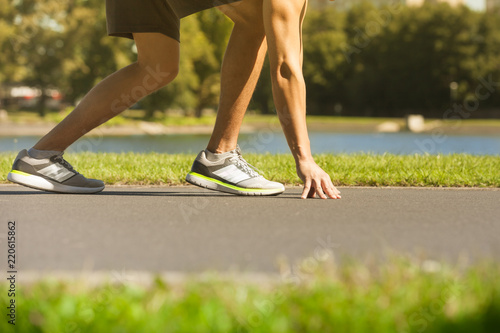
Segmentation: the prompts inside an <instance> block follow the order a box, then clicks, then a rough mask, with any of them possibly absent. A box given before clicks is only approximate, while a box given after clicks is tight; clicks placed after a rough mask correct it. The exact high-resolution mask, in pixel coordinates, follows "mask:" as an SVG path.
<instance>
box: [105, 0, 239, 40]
mask: <svg viewBox="0 0 500 333" xmlns="http://www.w3.org/2000/svg"><path fill="white" fill-rule="evenodd" d="M236 1H241V0H106V18H107V24H108V35H110V36H119V37H127V38H133V35H132V33H134V32H159V33H162V34H165V35H167V36H169V37H171V38H173V39H175V40H177V41H179V40H180V31H179V29H180V19H181V18H183V17H185V16H188V15H191V14H193V13H196V12H199V11H202V10H205V9H208V8H212V7H216V6H220V5H225V4H228V3H232V2H236Z"/></svg>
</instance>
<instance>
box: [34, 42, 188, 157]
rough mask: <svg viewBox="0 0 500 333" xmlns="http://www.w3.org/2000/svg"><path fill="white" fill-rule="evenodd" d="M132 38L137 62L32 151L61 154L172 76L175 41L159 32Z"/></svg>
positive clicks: (92, 93)
mask: <svg viewBox="0 0 500 333" xmlns="http://www.w3.org/2000/svg"><path fill="white" fill-rule="evenodd" d="M134 39H135V42H136V45H137V52H138V57H137V62H135V63H133V64H132V65H130V66H127V67H125V68H123V69H121V70H119V71H117V72H115V73H114V74H111V75H110V76H108V77H107V78H106V79H104V80H103V81H101V82H100V83H99V84H98V85H97V86H95V87H94V88H93V89H92V90H91V91H90V92H89V93H88V94H87V95H86V96H85V97H84V99H83V100H82V101H81V102H80V104H78V106H77V107H76V108H75V109H74V110H73V112H71V113H70V114H69V115H68V116H67V117H66V118H65V119H64V120H63V121H62V122H61V123H59V124H58V125H57V126H56V127H55V128H54V129H53V130H52V131H50V132H49V133H48V134H47V135H45V136H44V137H43V138H42V139H41V140H40V141H39V142H38V143H37V144H36V145H35V146H34V147H33V148H35V149H38V150H51V151H64V150H65V149H66V148H68V146H70V145H71V144H72V143H73V142H75V141H76V140H77V139H79V138H80V137H81V136H83V135H84V134H85V133H87V132H89V131H91V130H92V129H94V128H95V127H97V126H99V125H100V124H102V123H104V122H106V121H108V120H109V119H111V118H113V117H114V116H116V115H118V114H119V113H121V112H122V111H124V110H126V109H127V108H128V107H130V106H131V105H133V104H135V103H136V102H137V101H139V100H140V99H141V98H143V97H145V96H146V95H148V94H150V93H152V92H154V91H156V90H158V89H159V88H161V87H163V86H165V85H166V84H168V83H169V82H171V81H172V80H173V79H174V78H175V77H176V75H177V72H178V67H179V43H178V42H177V41H176V40H174V39H172V38H170V37H167V36H165V35H163V34H160V33H137V34H134Z"/></svg>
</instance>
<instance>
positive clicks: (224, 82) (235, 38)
mask: <svg viewBox="0 0 500 333" xmlns="http://www.w3.org/2000/svg"><path fill="white" fill-rule="evenodd" d="M220 10H221V11H222V12H223V13H224V14H225V15H226V16H228V17H229V18H230V19H231V20H232V21H233V22H234V28H233V32H232V34H231V38H230V40H229V44H228V46H227V49H226V53H225V55H224V61H223V63H222V71H221V96H220V104H219V110H218V112H217V120H216V122H215V127H214V131H213V133H212V137H211V138H210V142H209V143H208V146H207V149H208V150H209V151H211V152H214V153H223V152H227V151H230V150H233V149H235V148H236V144H237V140H238V134H239V131H240V127H241V123H242V121H243V117H244V115H245V112H246V110H247V107H248V104H249V103H250V99H251V98H252V94H253V92H254V90H255V86H256V84H257V81H258V79H259V75H260V72H261V69H262V64H263V63H264V59H265V56H266V51H267V45H266V43H265V32H264V23H263V18H262V0H243V1H242V2H236V3H234V4H232V5H226V6H222V7H220Z"/></svg>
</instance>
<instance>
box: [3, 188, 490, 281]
mask: <svg viewBox="0 0 500 333" xmlns="http://www.w3.org/2000/svg"><path fill="white" fill-rule="evenodd" d="M340 189H341V192H342V196H343V197H342V199H341V200H320V199H308V200H301V199H300V198H299V197H300V191H301V189H300V188H297V187H296V188H287V190H286V192H285V193H284V194H282V195H280V196H277V197H239V196H233V195H226V194H222V193H217V192H212V191H209V190H204V189H199V188H196V187H192V186H188V187H108V188H106V189H105V190H104V192H102V193H100V194H96V195H61V194H53V193H44V192H40V191H36V190H32V189H28V188H23V187H21V186H15V185H12V186H11V185H8V186H5V185H4V186H0V212H1V214H0V219H1V220H0V243H1V244H0V249H1V251H0V254H1V255H2V256H3V257H5V258H0V262H1V265H0V268H2V270H3V269H4V267H5V265H6V256H7V247H6V243H7V242H6V237H7V232H8V230H7V223H8V221H9V220H15V221H16V237H17V238H16V241H17V264H18V265H17V268H18V270H20V271H23V270H25V271H39V272H50V271H75V272H76V271H81V270H90V271H112V270H118V271H121V270H127V271H146V272H167V271H168V272H184V273H191V272H201V271H207V270H217V271H223V272H226V271H230V272H235V271H237V272H247V273H248V272H259V273H272V272H277V263H278V261H279V258H286V260H288V262H290V263H294V262H296V261H297V260H301V259H305V260H307V259H311V261H314V260H323V259H324V258H325V255H326V256H328V255H333V256H334V257H335V258H340V259H342V258H357V259H365V258H367V257H372V256H374V257H376V258H379V257H380V258H384V257H385V256H387V255H388V254H391V253H392V254H394V253H396V254H409V255H415V256H425V257H427V258H429V259H439V260H445V261H450V262H456V261H457V260H458V258H467V259H468V260H469V261H470V262H474V261H477V260H483V259H493V260H496V261H500V218H499V216H500V190H499V189H430V188H340ZM320 258H322V259H320ZM4 259H5V260H4ZM280 260H281V259H280Z"/></svg>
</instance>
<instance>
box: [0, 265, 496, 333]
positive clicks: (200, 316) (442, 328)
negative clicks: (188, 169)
mask: <svg viewBox="0 0 500 333" xmlns="http://www.w3.org/2000/svg"><path fill="white" fill-rule="evenodd" d="M310 259H311V258H310ZM311 262H312V261H311V260H305V261H303V262H302V263H298V264H297V265H295V266H294V267H295V268H296V269H295V271H294V273H292V274H287V273H284V274H283V275H281V277H279V278H278V279H277V280H276V281H275V282H273V281H271V282H267V283H260V284H259V283H257V282H249V281H242V280H238V279H227V278H223V277H221V276H217V275H215V274H212V275H209V277H208V278H207V277H205V278H199V277H198V278H195V277H194V276H193V277H192V278H188V279H187V280H185V281H182V282H176V283H175V284H172V283H169V282H166V281H165V280H163V279H161V278H160V277H158V276H157V277H156V278H155V279H154V282H153V283H152V284H151V285H150V286H147V287H146V286H141V285H137V284H132V283H127V282H126V281H125V282H124V281H119V279H116V280H117V281H116V280H115V281H109V282H107V283H104V284H101V285H98V286H90V285H89V284H87V283H86V282H85V281H83V280H81V281H72V280H67V281H65V282H64V281H57V280H55V279H46V280H44V281H41V282H37V283H35V284H31V285H30V284H22V283H19V282H18V283H17V287H16V288H17V290H16V312H17V313H16V314H17V321H16V327H15V330H14V327H13V326H12V325H10V324H8V323H7V320H8V319H7V317H6V316H5V314H6V313H7V304H8V303H7V302H9V301H10V298H8V296H7V292H6V290H7V289H8V286H7V284H6V282H2V283H0V289H1V290H2V292H1V293H0V307H1V308H2V309H3V312H4V316H3V318H2V320H1V321H0V331H1V332H14V331H17V332H47V333H59V332H80V333H84V332H89V333H90V332H92V333H98V332H106V333H108V332H133V333H138V332H147V333H150V332H188V333H192V332H200V333H202V332H217V333H219V332H220V333H224V332H234V333H237V332H273V333H280V332H283V333H287V332H341V333H343V332H352V333H363V332H367V333H373V332H381V333H392V332H401V333H405V332H429V333H433V332H450V333H451V332H453V333H456V332H474V333H481V332H485V333H486V332H497V329H498V327H500V282H499V281H500V279H499V276H500V275H499V273H500V269H499V267H498V265H493V264H477V265H475V266H472V267H469V268H467V269H463V268H462V269H458V268H456V267H449V266H446V265H442V264H439V263H437V262H431V261H420V262H417V261H416V260H413V261H412V260H405V259H394V260H390V261H388V262H386V263H383V264H375V263H371V264H370V263H367V264H363V265H361V264H358V263H353V262H347V261H346V262H345V263H343V264H337V265H336V264H334V263H333V262H332V261H323V262H321V263H318V264H317V265H311ZM4 291H5V292H4Z"/></svg>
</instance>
